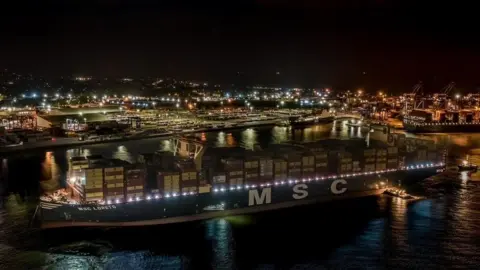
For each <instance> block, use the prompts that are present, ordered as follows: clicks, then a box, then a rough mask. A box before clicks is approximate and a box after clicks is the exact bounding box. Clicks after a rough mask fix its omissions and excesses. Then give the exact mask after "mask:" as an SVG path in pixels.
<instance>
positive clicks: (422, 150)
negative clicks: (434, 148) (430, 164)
mask: <svg viewBox="0 0 480 270" xmlns="http://www.w3.org/2000/svg"><path fill="white" fill-rule="evenodd" d="M427 152H428V148H427V147H426V146H423V145H418V146H417V150H416V161H417V162H424V161H427Z"/></svg>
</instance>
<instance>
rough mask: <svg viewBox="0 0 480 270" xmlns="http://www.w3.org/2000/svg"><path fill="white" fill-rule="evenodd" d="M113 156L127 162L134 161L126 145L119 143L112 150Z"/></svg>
mask: <svg viewBox="0 0 480 270" xmlns="http://www.w3.org/2000/svg"><path fill="white" fill-rule="evenodd" d="M112 157H113V158H116V159H120V160H124V161H128V162H134V160H135V159H134V158H133V156H132V155H131V154H130V152H129V151H128V149H127V147H125V146H124V145H120V146H118V147H117V150H116V151H114V152H113V155H112Z"/></svg>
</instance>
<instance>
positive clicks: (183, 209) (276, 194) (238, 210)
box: [38, 167, 439, 228]
mask: <svg viewBox="0 0 480 270" xmlns="http://www.w3.org/2000/svg"><path fill="white" fill-rule="evenodd" d="M438 169H439V167H429V168H424V169H418V170H410V171H395V172H386V173H380V174H369V175H362V176H351V175H348V176H344V177H343V178H341V179H340V178H337V179H323V180H322V179H319V180H311V181H308V180H304V181H290V182H285V183H277V184H276V185H275V184H274V185H269V186H264V187H255V188H253V189H252V188H251V187H250V189H246V188H243V189H239V190H237V189H235V190H223V189H215V190H212V192H211V193H201V194H195V195H187V196H176V197H169V198H163V199H155V198H152V199H150V200H144V201H136V202H129V203H123V204H112V205H101V206H92V205H66V204H57V203H50V202H41V203H40V208H39V209H40V211H39V215H38V216H39V217H40V223H41V225H40V226H41V227H42V228H55V227H72V226H86V227H91V226H107V227H118V226H144V225H158V224H167V223H178V222H186V221H194V220H201V219H209V218H214V217H221V216H229V215H238V214H248V213H255V212H261V211H267V210H275V209H281V208H286V207H293V206H298V205H304V204H310V203H316V202H324V201H331V200H336V199H348V198H354V197H364V196H372V195H378V194H381V193H382V192H383V191H384V190H385V189H386V188H388V187H391V186H396V185H398V184H399V183H400V182H401V181H403V180H405V179H409V180H410V181H413V179H415V181H419V180H422V179H425V178H427V177H429V176H432V175H435V174H437V170H438Z"/></svg>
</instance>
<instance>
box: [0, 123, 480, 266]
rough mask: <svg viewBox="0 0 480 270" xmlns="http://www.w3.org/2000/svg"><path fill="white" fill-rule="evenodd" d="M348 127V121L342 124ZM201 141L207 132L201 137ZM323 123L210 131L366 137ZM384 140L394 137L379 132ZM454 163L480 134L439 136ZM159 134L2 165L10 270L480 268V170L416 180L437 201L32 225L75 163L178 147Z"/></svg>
mask: <svg viewBox="0 0 480 270" xmlns="http://www.w3.org/2000/svg"><path fill="white" fill-rule="evenodd" d="M338 124H340V123H338ZM199 136H200V137H202V136H201V134H199ZM362 136H365V134H362V133H360V132H358V131H355V130H353V131H349V130H344V131H340V132H338V131H336V130H335V129H334V128H333V129H332V126H316V127H313V128H307V129H304V130H296V131H292V130H290V129H287V128H279V127H277V128H273V129H270V128H266V129H249V130H243V131H232V132H216V133H208V134H204V136H203V139H204V140H206V141H207V142H208V143H209V144H212V145H240V146H244V147H247V148H251V147H253V146H254V145H256V144H259V145H261V146H262V145H266V144H268V143H272V142H282V141H287V140H299V141H305V140H316V139H320V138H326V137H342V138H347V137H362ZM370 136H371V137H372V138H381V137H383V136H384V135H383V134H381V133H378V132H375V133H371V134H370ZM428 137H429V138H431V139H434V140H437V141H441V142H447V143H448V146H449V152H450V156H451V157H450V161H451V162H452V163H453V162H455V161H456V160H455V159H456V158H457V157H459V158H460V157H462V158H463V157H464V155H465V154H467V153H469V154H470V156H471V161H473V162H479V161H480V134H479V135H476V134H474V135H472V134H456V135H448V136H447V135H430V136H428ZM169 148H171V145H170V144H169V143H168V141H164V140H161V139H151V140H143V141H130V142H125V143H118V144H103V145H92V146H85V147H78V148H75V149H58V150H55V151H53V152H37V153H29V154H22V155H18V156H13V157H9V158H8V159H3V160H2V164H1V165H2V174H3V178H2V181H1V182H0V192H1V194H3V195H4V200H3V202H2V204H1V207H0V268H1V269H337V268H338V269H365V268H368V269H385V268H389V269H452V268H459V269H474V268H475V265H477V266H478V265H480V189H479V187H480V181H475V180H480V175H475V174H474V175H466V174H464V175H457V174H455V173H448V174H446V175H443V176H438V177H434V178H432V179H426V180H424V181H422V182H420V183H418V184H415V185H413V186H410V187H408V189H409V190H410V191H412V192H415V193H417V194H421V195H426V196H427V198H428V199H426V200H422V201H417V202H405V201H402V200H398V199H395V198H388V197H379V198H361V199H356V200H354V201H352V200H349V201H341V202H335V203H327V204H322V205H315V206H309V207H302V208H294V209H292V210H282V211H278V212H267V213H261V214H257V215H249V216H236V217H230V218H223V219H215V220H209V221H203V222H196V223H189V224H176V225H168V226H155V227H144V228H123V229H78V228H76V229H72V228H68V229H60V230H51V231H39V230H36V229H30V228H28V224H29V219H30V217H31V215H32V214H33V210H34V206H35V198H36V196H37V195H38V193H39V190H40V189H46V190H49V189H56V188H58V187H60V186H61V185H62V184H63V179H64V175H65V172H64V170H65V167H66V159H67V157H69V156H72V155H79V154H86V153H87V154H88V153H90V154H103V155H105V156H113V157H117V158H122V159H125V160H134V159H135V158H136V156H137V155H138V154H139V153H143V152H152V151H153V150H154V149H169Z"/></svg>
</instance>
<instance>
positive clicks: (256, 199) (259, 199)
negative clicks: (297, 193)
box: [248, 188, 272, 206]
mask: <svg viewBox="0 0 480 270" xmlns="http://www.w3.org/2000/svg"><path fill="white" fill-rule="evenodd" d="M271 202H272V188H264V189H262V194H261V195H259V194H258V190H257V189H251V190H249V191H248V206H252V205H257V204H264V203H271Z"/></svg>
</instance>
